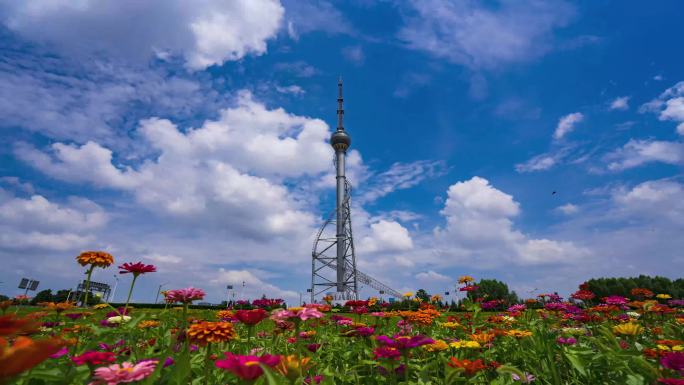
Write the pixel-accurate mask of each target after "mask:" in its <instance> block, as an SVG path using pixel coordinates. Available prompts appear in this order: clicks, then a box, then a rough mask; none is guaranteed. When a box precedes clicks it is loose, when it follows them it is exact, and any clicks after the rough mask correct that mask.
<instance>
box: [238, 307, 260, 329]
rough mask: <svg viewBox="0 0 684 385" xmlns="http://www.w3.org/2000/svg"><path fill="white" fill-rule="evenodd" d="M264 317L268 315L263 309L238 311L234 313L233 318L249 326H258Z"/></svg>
mask: <svg viewBox="0 0 684 385" xmlns="http://www.w3.org/2000/svg"><path fill="white" fill-rule="evenodd" d="M266 317H268V313H267V312H266V311H265V310H264V309H253V310H238V311H236V312H235V318H237V319H238V320H239V321H240V322H242V323H243V324H245V325H249V326H253V325H256V324H258V323H259V322H261V321H263V320H264V318H266Z"/></svg>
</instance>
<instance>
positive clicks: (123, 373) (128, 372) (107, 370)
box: [89, 360, 157, 385]
mask: <svg viewBox="0 0 684 385" xmlns="http://www.w3.org/2000/svg"><path fill="white" fill-rule="evenodd" d="M156 366H157V361H156V360H145V361H141V362H139V363H137V364H135V365H134V364H132V363H130V362H124V363H122V364H121V365H119V364H113V365H109V366H104V367H101V368H97V369H95V373H94V375H93V379H94V380H95V381H93V382H91V383H90V384H89V385H99V384H106V385H116V384H120V383H128V382H135V381H140V380H142V379H144V378H146V377H148V376H149V375H150V374H152V373H153V372H154V369H155V367H156Z"/></svg>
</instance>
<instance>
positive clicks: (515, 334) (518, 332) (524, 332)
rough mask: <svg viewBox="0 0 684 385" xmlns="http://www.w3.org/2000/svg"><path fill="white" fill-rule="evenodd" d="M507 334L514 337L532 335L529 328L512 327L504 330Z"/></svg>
mask: <svg viewBox="0 0 684 385" xmlns="http://www.w3.org/2000/svg"><path fill="white" fill-rule="evenodd" d="M506 335H507V336H510V337H515V338H523V337H529V336H531V335H532V332H531V331H529V330H517V329H512V330H509V331H507V332H506Z"/></svg>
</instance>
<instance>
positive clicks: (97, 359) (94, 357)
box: [71, 350, 116, 365]
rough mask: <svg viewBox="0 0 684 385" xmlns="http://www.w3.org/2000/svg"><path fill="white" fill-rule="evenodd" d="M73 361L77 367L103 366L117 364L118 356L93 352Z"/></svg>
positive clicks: (74, 358) (76, 357)
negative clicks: (86, 365)
mask: <svg viewBox="0 0 684 385" xmlns="http://www.w3.org/2000/svg"><path fill="white" fill-rule="evenodd" d="M71 360H72V361H73V362H74V364H76V365H85V364H89V365H102V364H111V363H113V362H115V361H116V356H115V355H114V353H112V352H98V351H95V350H91V351H88V352H85V353H83V354H81V355H79V356H75V357H72V358H71Z"/></svg>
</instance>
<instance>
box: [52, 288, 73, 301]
mask: <svg viewBox="0 0 684 385" xmlns="http://www.w3.org/2000/svg"><path fill="white" fill-rule="evenodd" d="M70 292H71V290H69V289H62V290H58V291H57V293H55V294H54V295H53V296H52V302H66V300H67V298H69V293H70ZM72 297H73V295H72ZM69 300H71V301H73V300H74V299H73V298H69Z"/></svg>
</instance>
